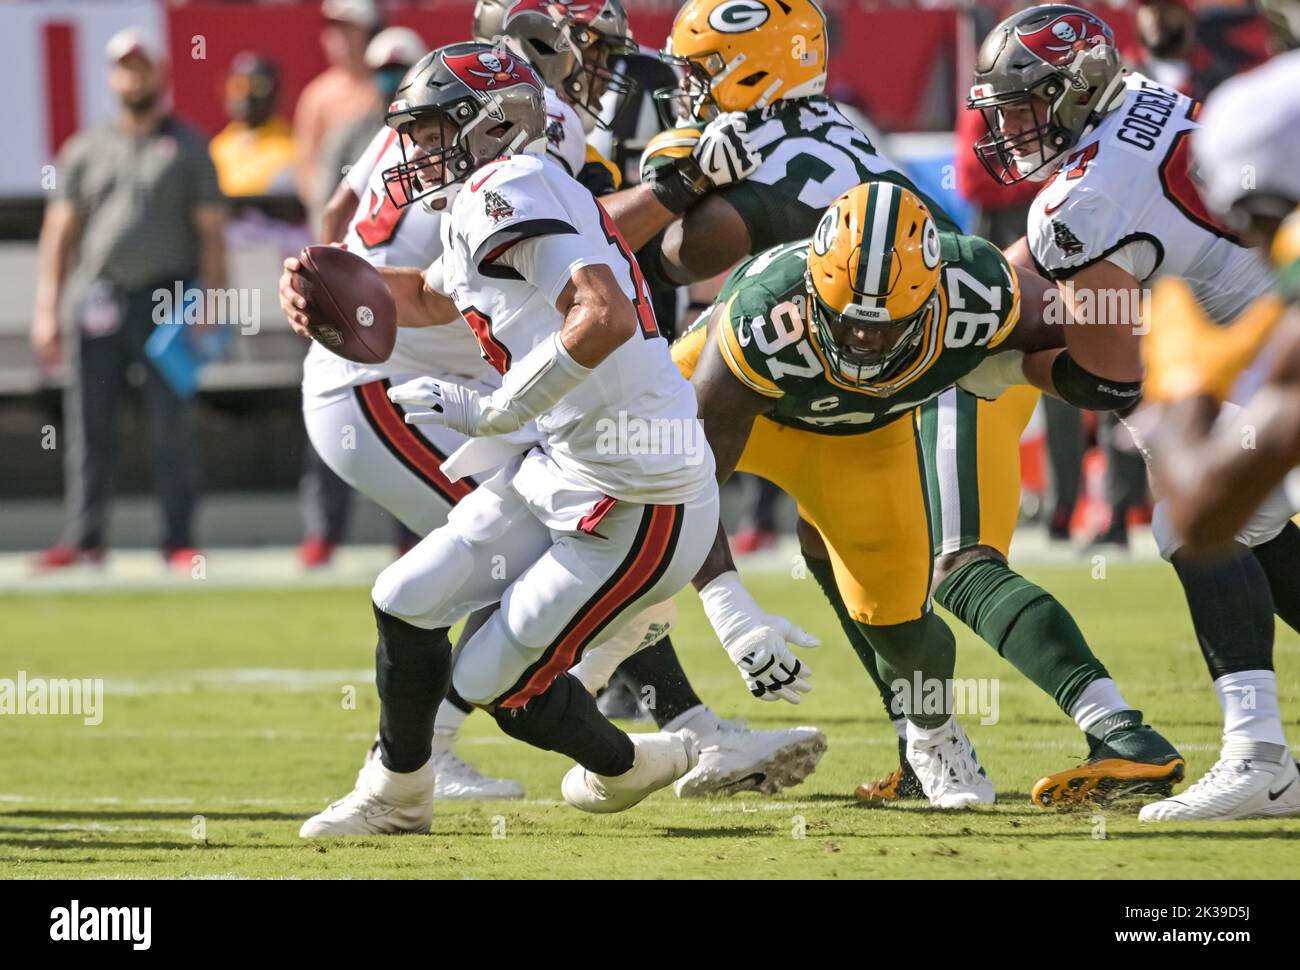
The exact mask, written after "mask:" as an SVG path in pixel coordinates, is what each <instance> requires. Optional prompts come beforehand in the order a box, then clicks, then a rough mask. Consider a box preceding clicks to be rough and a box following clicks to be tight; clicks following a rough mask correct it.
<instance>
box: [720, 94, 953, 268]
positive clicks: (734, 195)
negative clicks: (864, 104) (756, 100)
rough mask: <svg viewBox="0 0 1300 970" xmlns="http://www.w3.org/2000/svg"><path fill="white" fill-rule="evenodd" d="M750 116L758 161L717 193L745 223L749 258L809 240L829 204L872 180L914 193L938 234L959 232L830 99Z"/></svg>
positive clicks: (796, 102)
mask: <svg viewBox="0 0 1300 970" xmlns="http://www.w3.org/2000/svg"><path fill="white" fill-rule="evenodd" d="M747 118H748V120H749V142H750V144H751V145H753V147H754V148H756V149H757V150H758V154H759V157H760V158H761V160H762V161H761V162H760V164H759V167H758V169H757V170H756V171H755V172H753V173H752V174H750V175H749V176H748V177H747V178H745V180H744V181H741V182H737V183H735V184H734V185H729V186H725V187H724V188H722V189H719V190H718V191H719V193H720V194H721V195H722V197H723V198H725V199H726V200H727V201H728V202H730V203H731V204H732V205H733V206H735V208H736V211H737V212H739V213H740V216H741V218H742V219H744V220H745V225H746V226H747V227H748V229H749V235H750V239H751V241H752V243H753V246H754V250H753V251H754V252H761V251H762V250H764V249H767V248H769V247H771V246H776V245H779V244H781V243H787V242H793V241H795V240H796V239H807V238H808V237H809V236H811V235H812V233H813V230H814V229H815V228H816V227H817V221H818V220H819V219H821V217H822V213H823V212H825V211H826V209H827V207H828V206H829V205H830V204H831V203H832V202H834V201H835V200H836V199H837V198H839V197H840V196H841V195H843V194H844V193H845V192H847V191H848V190H849V189H851V188H853V187H854V186H855V185H860V184H861V183H863V182H870V181H873V180H874V181H887V182H894V183H896V184H898V185H901V186H902V187H903V188H905V189H908V190H910V191H911V192H914V193H915V194H916V195H917V196H918V197H919V198H920V199H921V201H923V202H924V203H925V204H926V205H927V206H929V208H930V211H931V213H933V215H934V221H935V224H936V225H937V226H938V227H939V228H940V229H946V230H949V231H952V232H956V231H957V226H956V224H955V223H954V222H953V221H952V219H951V218H950V217H949V216H948V214H947V213H946V212H945V211H944V210H943V207H942V206H940V205H939V204H938V203H937V202H935V200H934V199H932V198H930V197H929V196H927V195H926V194H925V193H923V192H922V191H921V190H920V189H918V188H917V187H916V186H915V185H914V184H913V183H912V181H911V180H910V179H909V178H908V177H907V176H906V175H904V174H903V172H902V171H900V170H899V169H898V168H897V167H896V166H895V165H894V164H893V163H892V162H891V161H889V160H888V159H887V158H884V157H883V156H882V155H880V153H879V152H877V151H876V147H875V146H874V145H873V144H872V143H871V139H869V138H868V137H867V136H866V135H865V134H864V133H863V132H862V131H861V130H860V129H858V128H857V127H855V126H854V125H853V123H852V122H851V121H849V119H848V118H846V117H845V116H844V115H843V114H842V113H841V112H840V109H839V108H837V107H836V106H835V102H833V101H831V100H830V99H829V98H825V97H821V96H817V97H811V98H799V99H797V100H794V101H778V102H776V103H775V104H773V105H770V106H769V107H767V108H760V109H755V110H753V111H750V112H748V113H747Z"/></svg>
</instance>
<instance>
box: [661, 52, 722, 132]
mask: <svg viewBox="0 0 1300 970" xmlns="http://www.w3.org/2000/svg"><path fill="white" fill-rule="evenodd" d="M660 56H661V57H662V58H663V60H664V61H665V62H666V63H668V64H671V65H672V66H673V67H675V68H676V69H677V71H678V73H679V74H680V75H681V81H680V82H678V84H677V86H676V87H672V88H660V89H659V90H658V91H656V92H655V99H656V101H659V102H661V103H662V105H663V107H661V108H660V109H659V116H660V117H661V118H665V119H667V120H669V121H671V122H672V123H673V124H674V125H678V124H681V123H683V122H691V121H709V120H710V119H711V118H714V117H716V116H717V115H718V114H720V113H721V111H722V109H721V108H719V107H718V104H717V102H715V101H714V100H713V78H714V77H716V76H717V75H719V74H721V73H722V71H723V70H724V69H725V68H726V67H727V63H726V61H724V60H723V59H722V55H721V54H719V53H718V52H717V51H710V52H709V53H707V54H703V55H697V56H692V57H678V56H677V55H675V54H662V55H660Z"/></svg>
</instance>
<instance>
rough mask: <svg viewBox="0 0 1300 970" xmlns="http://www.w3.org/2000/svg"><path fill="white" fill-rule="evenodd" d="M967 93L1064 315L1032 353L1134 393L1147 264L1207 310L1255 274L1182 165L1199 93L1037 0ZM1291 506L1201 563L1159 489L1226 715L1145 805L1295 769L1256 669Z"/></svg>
mask: <svg viewBox="0 0 1300 970" xmlns="http://www.w3.org/2000/svg"><path fill="white" fill-rule="evenodd" d="M968 105H969V107H971V108H974V109H978V110H981V111H982V112H983V113H984V116H985V120H986V123H987V125H988V130H989V133H988V135H987V136H986V137H985V138H984V139H982V140H981V141H980V142H979V143H977V145H976V146H975V150H976V154H977V155H978V156H979V158H980V159H981V161H983V162H984V164H985V166H986V167H987V168H988V170H989V172H990V173H991V174H992V175H993V176H994V177H996V178H999V179H1000V180H1002V181H1003V182H1006V183H1008V184H1010V183H1012V182H1016V181H1020V180H1022V179H1025V178H1029V179H1033V180H1035V181H1042V182H1044V186H1043V188H1042V190H1041V191H1040V192H1039V194H1038V196H1037V198H1036V199H1035V201H1034V204H1033V206H1032V208H1031V209H1030V214H1029V225H1028V234H1027V250H1028V251H1027V253H1024V254H1023V255H1022V256H1021V257H1020V258H1023V259H1028V258H1030V257H1032V260H1033V263H1034V264H1035V265H1036V266H1037V267H1039V269H1040V271H1041V272H1043V273H1044V274H1045V275H1047V276H1049V277H1050V278H1052V279H1053V280H1056V281H1057V284H1058V292H1059V295H1060V298H1061V302H1062V304H1063V306H1064V307H1065V308H1066V310H1067V311H1068V313H1069V317H1070V319H1071V321H1073V322H1075V323H1076V324H1077V325H1072V326H1068V327H1066V333H1065V341H1066V345H1067V347H1068V348H1069V350H1070V356H1069V357H1068V358H1067V357H1065V356H1064V355H1063V356H1062V357H1060V358H1057V359H1052V358H1051V356H1048V357H1045V358H1044V360H1043V361H1041V362H1038V363H1037V364H1036V365H1035V366H1038V367H1040V368H1046V369H1047V370H1049V371H1050V374H1051V376H1052V378H1053V380H1054V381H1055V383H1056V386H1057V388H1058V389H1059V390H1060V391H1061V394H1062V396H1063V397H1064V398H1065V400H1067V401H1069V402H1070V403H1073V404H1076V405H1078V406H1081V407H1090V408H1095V409H1111V410H1116V409H1124V408H1128V407H1131V406H1132V405H1134V404H1135V403H1136V402H1137V400H1138V396H1139V394H1140V393H1141V386H1142V385H1141V380H1142V365H1141V361H1140V358H1139V344H1140V341H1141V337H1142V334H1143V333H1144V332H1145V327H1144V326H1142V325H1141V323H1142V314H1141V313H1140V308H1141V294H1142V292H1143V286H1144V285H1146V284H1148V283H1149V282H1150V281H1152V280H1154V279H1155V278H1157V277H1158V276H1163V275H1173V276H1181V277H1183V278H1185V279H1186V280H1187V281H1188V283H1189V284H1190V285H1191V287H1192V289H1193V291H1194V292H1195V294H1196V297H1197V299H1198V300H1199V301H1200V303H1201V304H1202V305H1203V306H1204V307H1205V310H1206V312H1207V313H1208V314H1209V315H1210V316H1211V317H1212V318H1213V319H1215V320H1217V321H1219V322H1226V321H1228V320H1231V319H1232V318H1234V317H1235V316H1236V315H1237V314H1238V313H1240V311H1241V310H1242V309H1244V308H1245V307H1246V305H1247V304H1249V303H1250V302H1251V301H1253V300H1254V299H1256V298H1257V297H1258V296H1260V295H1261V294H1262V293H1264V292H1265V291H1266V290H1267V289H1268V287H1269V285H1270V273H1269V268H1268V265H1267V263H1266V261H1265V260H1263V259H1262V258H1261V257H1260V255H1259V254H1258V253H1257V252H1255V251H1252V250H1250V249H1249V248H1247V247H1245V246H1243V245H1242V244H1241V241H1240V240H1239V239H1237V238H1236V237H1235V236H1233V235H1232V234H1231V233H1230V232H1228V231H1227V230H1225V229H1224V228H1223V227H1222V226H1221V225H1220V224H1219V223H1218V222H1217V221H1216V220H1215V219H1214V217H1213V216H1212V215H1211V214H1210V213H1209V212H1208V211H1207V210H1206V208H1205V206H1204V203H1203V202H1202V200H1201V197H1200V194H1199V191H1198V189H1197V186H1196V184H1195V182H1194V181H1193V179H1192V177H1191V169H1190V167H1189V158H1190V144H1191V138H1192V134H1193V132H1194V131H1195V130H1196V127H1197V122H1196V117H1197V112H1198V110H1199V106H1198V105H1197V104H1196V103H1195V102H1193V101H1191V100H1190V99H1189V98H1187V97H1186V96H1184V95H1181V94H1179V93H1177V92H1175V91H1172V90H1169V89H1168V88H1165V87H1163V86H1161V85H1158V84H1156V83H1154V82H1153V81H1151V80H1149V79H1147V78H1145V77H1143V76H1141V75H1139V74H1129V75H1127V76H1126V75H1125V74H1124V72H1123V71H1122V69H1121V67H1120V62H1119V54H1118V51H1117V50H1116V48H1115V41H1114V36H1113V34H1112V33H1111V31H1110V28H1109V27H1108V26H1107V25H1106V24H1105V23H1103V22H1102V21H1101V20H1099V19H1097V18H1096V17H1095V16H1093V15H1092V14H1090V13H1088V12H1087V11H1085V10H1081V9H1080V8H1078V7H1072V6H1068V5H1065V4H1047V5H1043V6H1038V7H1031V8H1029V9H1027V10H1023V11H1021V12H1019V13H1017V14H1015V15H1013V16H1012V17H1010V18H1008V19H1007V20H1005V21H1003V22H1002V23H1001V24H999V25H998V26H997V27H995V28H994V29H993V31H992V32H991V33H990V34H989V36H988V38H986V40H985V42H984V44H983V46H982V47H981V49H980V52H979V55H978V57H977V61H976V74H975V84H974V86H973V87H972V88H971V99H970V101H969V102H968ZM1103 324H1109V325H1103ZM1031 376H1033V375H1031ZM1039 376H1041V375H1039ZM1137 437H1138V438H1139V439H1140V438H1141V433H1140V432H1139V433H1138V435H1137ZM1291 513H1292V506H1291V505H1290V503H1289V502H1288V501H1287V499H1286V497H1285V495H1284V494H1282V492H1281V490H1280V489H1279V490H1275V491H1274V492H1273V493H1272V494H1271V495H1269V496H1268V498H1267V499H1266V501H1265V502H1264V503H1263V504H1262V505H1261V507H1260V508H1259V509H1258V510H1257V511H1256V512H1255V514H1254V515H1253V516H1252V518H1251V520H1250V521H1249V522H1248V523H1247V524H1246V526H1245V527H1244V528H1243V529H1242V530H1241V531H1240V532H1239V533H1238V535H1237V544H1236V545H1235V546H1234V547H1233V554H1232V555H1231V556H1229V557H1227V558H1223V559H1214V560H1202V559H1198V558H1197V557H1194V556H1192V555H1191V554H1190V553H1189V551H1188V550H1185V549H1182V548H1181V542H1180V540H1179V539H1178V538H1177V536H1176V535H1175V534H1174V533H1173V530H1172V529H1171V528H1170V527H1169V524H1168V520H1167V509H1166V507H1165V505H1164V503H1157V507H1156V516H1155V519H1154V521H1153V524H1152V528H1153V532H1154V533H1155V535H1156V538H1157V541H1158V543H1159V545H1160V550H1161V554H1162V555H1163V556H1164V557H1165V558H1166V559H1168V560H1169V561H1170V562H1171V563H1172V564H1173V566H1174V569H1175V571H1176V572H1177V574H1178V578H1179V580H1180V582H1181V583H1182V585H1183V589H1184V591H1185V593H1186V596H1187V601H1188V606H1189V609H1190V612H1191V615H1192V623H1193V626H1194V627H1195V629H1196V633H1197V638H1198V640H1199V642H1200V645H1201V649H1202V652H1203V653H1204V655H1205V658H1206V661H1207V664H1208V665H1209V667H1210V671H1211V675H1212V677H1213V678H1214V682H1215V688H1216V691H1217V692H1218V694H1219V699H1220V703H1221V704H1222V705H1223V707H1224V711H1225V715H1226V719H1227V722H1228V729H1227V730H1226V731H1225V736H1224V747H1223V760H1221V761H1220V762H1219V765H1217V766H1216V768H1215V769H1214V770H1213V771H1211V773H1210V774H1209V775H1207V776H1206V778H1204V779H1202V781H1201V782H1200V783H1198V784H1197V785H1195V786H1193V787H1192V788H1191V789H1189V790H1188V791H1187V792H1184V793H1182V794H1181V795H1179V796H1178V797H1177V799H1173V800H1167V801H1162V802H1158V803H1155V804H1153V805H1149V806H1147V807H1146V808H1144V809H1143V811H1142V813H1141V817H1142V818H1143V819H1144V820H1158V819H1159V820H1163V819H1212V818H1229V817H1233V813H1234V812H1235V811H1236V810H1237V809H1238V807H1239V806H1240V805H1242V804H1244V803H1245V802H1247V801H1249V800H1250V799H1252V798H1253V797H1254V796H1255V795H1256V794H1257V792H1258V790H1259V789H1260V787H1261V786H1263V785H1266V784H1270V783H1271V781H1272V780H1273V779H1275V778H1281V777H1282V776H1283V775H1285V774H1287V773H1289V772H1293V771H1294V769H1293V767H1292V765H1291V758H1290V754H1289V752H1288V748H1287V744H1286V739H1285V737H1284V736H1283V735H1282V731H1281V723H1280V719H1279V717H1278V713H1277V682H1276V677H1275V676H1274V674H1273V671H1272V669H1271V667H1272V663H1271V656H1272V641H1273V619H1272V614H1273V612H1274V611H1275V610H1276V612H1277V615H1278V616H1280V617H1281V618H1282V619H1283V620H1285V621H1286V622H1287V623H1288V625H1290V626H1292V627H1293V628H1300V581H1297V577H1296V576H1295V568H1294V564H1295V563H1296V562H1297V561H1300V529H1297V527H1296V526H1295V525H1294V524H1292V523H1291V522H1290V516H1291ZM1241 765H1253V766H1254V768H1252V769H1251V770H1249V771H1247V770H1243V769H1241V768H1240V766H1241Z"/></svg>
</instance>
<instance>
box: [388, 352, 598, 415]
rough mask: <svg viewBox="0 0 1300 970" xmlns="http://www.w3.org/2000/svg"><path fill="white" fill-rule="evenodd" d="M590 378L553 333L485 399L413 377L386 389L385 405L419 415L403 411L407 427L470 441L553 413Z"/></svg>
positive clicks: (462, 389)
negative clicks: (442, 430) (428, 427)
mask: <svg viewBox="0 0 1300 970" xmlns="http://www.w3.org/2000/svg"><path fill="white" fill-rule="evenodd" d="M591 372H592V368H590V367H583V366H582V365H581V364H579V363H578V362H577V361H576V360H574V359H573V357H572V356H571V355H570V354H569V352H568V350H567V349H565V346H564V341H563V340H561V339H560V334H559V332H558V331H557V332H556V333H553V334H551V335H550V337H549V338H547V339H545V340H542V341H540V342H539V343H538V344H537V345H536V346H535V347H533V349H532V350H530V351H529V352H528V353H526V354H525V355H524V356H523V359H522V360H519V361H516V362H515V363H514V364H513V365H512V366H511V367H510V369H509V370H507V371H506V372H505V375H504V376H503V377H502V378H501V386H500V387H498V388H497V389H496V390H495V391H493V392H492V393H491V394H489V395H484V394H480V393H479V392H478V391H475V390H474V389H472V388H469V387H465V386H463V385H461V384H457V383H455V382H454V381H443V380H439V379H438V378H436V377H417V378H416V379H415V380H413V381H407V382H406V383H405V384H400V385H398V386H397V387H394V388H390V389H389V391H388V399H389V400H390V401H392V402H393V403H394V404H403V405H411V406H413V407H416V408H422V409H424V410H418V411H408V412H407V415H406V423H407V424H440V425H442V426H444V427H447V428H451V429H452V430H453V431H459V432H460V433H461V434H464V435H469V436H470V437H471V438H473V437H478V436H480V435H496V434H510V433H511V432H514V431H518V430H519V429H520V428H522V427H523V426H524V425H526V424H527V423H528V422H529V421H532V420H533V419H534V418H536V417H537V416H538V415H539V414H542V413H543V412H545V411H548V410H550V409H551V408H552V407H554V406H555V405H556V404H557V403H558V402H559V401H560V400H561V399H562V398H563V397H564V395H566V394H568V393H569V392H570V391H571V390H573V389H574V388H575V387H577V386H578V385H579V384H581V383H582V382H583V381H585V380H586V379H587V378H588V377H590V376H591Z"/></svg>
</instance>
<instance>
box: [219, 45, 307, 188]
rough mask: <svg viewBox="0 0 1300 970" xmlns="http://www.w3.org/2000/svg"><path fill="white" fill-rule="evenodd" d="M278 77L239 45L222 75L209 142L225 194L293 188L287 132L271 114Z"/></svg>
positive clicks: (267, 63) (290, 143)
mask: <svg viewBox="0 0 1300 970" xmlns="http://www.w3.org/2000/svg"><path fill="white" fill-rule="evenodd" d="M279 95H280V79H279V76H278V74H277V72H276V69H275V65H274V64H272V63H271V62H270V61H268V60H266V59H264V58H262V57H259V56H258V55H256V54H252V53H249V52H247V51H245V52H244V53H242V54H238V55H236V57H235V59H234V60H233V61H232V62H231V64H230V73H229V74H227V75H226V116H227V117H228V118H229V119H230V121H229V123H227V125H226V127H224V128H222V129H221V131H220V132H219V133H218V134H217V136H216V137H215V138H213V139H212V144H211V145H210V146H209V147H210V149H211V152H212V161H213V162H214V163H215V164H216V166H217V178H218V179H220V181H221V191H222V192H224V193H225V194H226V195H283V194H288V193H292V192H293V187H294V186H293V135H292V134H291V133H290V131H289V122H288V121H287V120H286V119H285V118H283V117H282V116H280V115H278V114H276V112H275V109H276V102H277V101H278V99H279Z"/></svg>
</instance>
